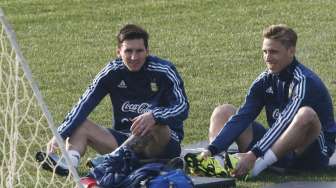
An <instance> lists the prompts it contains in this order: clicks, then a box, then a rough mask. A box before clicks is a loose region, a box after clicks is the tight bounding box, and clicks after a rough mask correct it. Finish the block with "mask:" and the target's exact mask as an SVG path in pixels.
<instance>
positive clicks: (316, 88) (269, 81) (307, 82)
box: [208, 58, 336, 157]
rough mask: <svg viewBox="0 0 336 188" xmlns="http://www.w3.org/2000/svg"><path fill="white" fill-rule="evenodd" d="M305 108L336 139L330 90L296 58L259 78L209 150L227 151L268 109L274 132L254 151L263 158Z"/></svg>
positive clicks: (264, 137)
mask: <svg viewBox="0 0 336 188" xmlns="http://www.w3.org/2000/svg"><path fill="white" fill-rule="evenodd" d="M302 106H309V107H311V108H312V109H314V110H315V112H316V113H317V115H318V117H319V119H320V121H321V124H322V132H323V133H324V135H335V133H336V124H335V120H334V114H333V105H332V101H331V97H330V95H329V93H328V91H327V88H326V87H325V85H324V84H323V82H322V81H321V80H320V78H319V77H318V76H317V75H316V74H315V73H314V72H312V71H311V70H310V69H308V68H307V67H305V66H304V65H302V64H301V63H299V62H298V61H297V60H296V59H295V58H294V60H293V62H292V63H291V64H290V65H289V66H288V67H287V68H285V69H284V70H282V71H281V72H280V73H279V74H271V73H269V72H268V71H267V70H266V71H265V72H263V73H261V74H260V75H259V77H258V78H257V79H256V80H255V81H254V82H253V84H252V86H251V87H250V89H249V91H248V94H247V96H246V98H245V103H244V104H243V105H242V106H241V107H240V108H239V110H238V111H237V113H236V114H235V115H234V116H232V118H231V119H230V120H229V121H228V122H227V123H226V125H225V126H224V128H223V129H222V130H221V131H220V133H219V135H218V136H217V137H216V138H215V140H214V141H213V142H212V143H210V145H209V146H208V149H209V150H210V151H211V153H212V154H217V153H219V152H221V151H226V150H227V149H228V147H229V146H230V145H231V144H232V143H233V142H234V140H235V139H236V138H238V136H239V135H240V134H241V133H242V132H243V131H244V130H245V129H246V128H247V127H248V126H249V125H250V124H251V123H252V122H253V121H254V120H255V119H256V117H257V116H258V115H259V113H260V112H261V110H262V109H263V107H265V110H266V116H267V122H268V125H269V127H270V128H269V129H268V131H267V132H266V134H265V135H264V136H263V138H262V139H261V140H259V141H258V142H257V143H256V144H255V145H254V146H253V148H252V151H253V153H254V154H255V155H256V156H257V157H260V156H263V155H264V154H265V152H266V151H267V150H268V149H269V148H271V146H272V145H273V144H274V142H275V141H276V140H277V139H278V138H279V137H280V135H281V134H282V133H283V132H284V131H285V130H286V128H287V127H288V125H289V124H290V123H291V121H292V120H293V118H294V116H295V114H296V113H297V112H298V110H299V108H300V107H302Z"/></svg>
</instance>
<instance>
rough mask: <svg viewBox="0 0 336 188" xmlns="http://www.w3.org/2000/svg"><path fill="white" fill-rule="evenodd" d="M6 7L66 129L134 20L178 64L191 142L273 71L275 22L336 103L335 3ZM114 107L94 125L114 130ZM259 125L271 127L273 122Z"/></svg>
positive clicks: (152, 0) (40, 1) (64, 1)
mask: <svg viewBox="0 0 336 188" xmlns="http://www.w3.org/2000/svg"><path fill="white" fill-rule="evenodd" d="M0 7H2V8H3V9H4V11H5V14H6V15H7V19H8V20H9V21H10V22H11V24H12V26H13V28H14V30H15V32H16V34H17V37H18V42H19V44H20V46H21V48H22V51H23V54H24V56H25V57H26V59H27V60H28V62H29V66H30V67H31V69H32V71H33V75H34V78H35V80H36V81H37V82H38V84H39V86H40V89H41V92H42V94H43V95H44V97H45V100H46V102H47V104H48V106H49V110H50V111H51V113H52V115H53V117H54V119H55V122H58V123H61V122H62V120H63V118H64V116H65V115H66V113H67V112H68V111H69V110H70V109H71V107H72V106H73V105H74V104H75V103H76V102H77V100H78V98H79V97H80V96H81V94H82V93H83V92H84V91H85V89H86V87H87V86H88V85H89V84H90V82H91V80H92V79H93V78H94V76H95V75H96V74H97V73H98V72H99V70H100V69H101V68H102V67H104V65H105V64H106V63H107V62H108V61H109V60H110V59H112V58H114V57H115V46H116V43H115V35H116V33H117V31H118V30H119V29H120V28H121V27H122V26H123V25H124V24H125V23H136V24H140V25H142V26H143V27H144V28H146V29H147V30H148V31H149V33H150V50H151V53H152V54H155V55H158V56H160V57H163V58H166V59H169V60H171V61H172V62H173V63H174V64H175V65H176V66H177V68H178V70H179V72H180V74H181V76H182V77H183V79H184V81H185V88H186V92H187V95H188V98H189V101H190V115H189V118H188V120H187V121H186V122H185V140H184V144H188V143H192V142H196V141H199V140H204V139H206V138H207V130H208V124H209V118H210V115H211V112H212V110H213V109H214V108H215V107H216V106H217V105H219V104H222V103H231V104H234V105H235V106H239V105H240V104H241V103H242V102H243V100H244V96H245V94H246V91H247V89H248V87H249V86H250V84H251V83H252V81H253V80H254V79H255V78H256V76H257V75H258V74H259V73H260V72H261V71H263V70H264V69H265V66H264V64H263V61H262V53H261V40H262V39H261V32H262V29H263V28H265V27H266V26H268V25H270V24H278V23H285V24H287V25H289V26H290V27H292V28H294V29H295V30H296V31H297V33H298V36H299V40H298V46H297V57H298V59H299V60H300V61H301V62H303V63H304V64H306V65H308V66H309V67H311V68H312V69H313V70H314V71H315V72H317V73H318V74H319V75H320V77H321V78H322V80H323V81H324V82H325V84H326V85H327V87H328V88H329V91H330V93H331V95H332V97H333V98H334V99H335V98H336V84H335V83H333V82H335V80H336V73H335V70H336V63H335V58H336V53H335V50H336V40H335V38H336V26H335V23H334V21H335V18H336V12H335V11H334V10H335V9H336V2H334V1H333V0H314V1H312V0H307V1H300V0H283V1H279V0H271V1H262V0H255V1H252V0H247V1H243V0H237V1H236V0H227V1H221V0H217V1H211V0H178V1H177V0H176V1H173V0H172V1H168V0H166V1H165V0H157V1H156V0H138V1H135V0H125V1H116V0H115V1H108V0H99V1H98V0H94V1H92V0H72V1H68V0H59V1H52V0H26V1H22V0H10V1H7V0H0ZM335 104H336V101H335V100H334V107H335ZM111 110H112V109H111V106H110V102H109V100H108V99H106V100H104V101H103V102H102V103H101V105H100V106H99V107H98V108H96V110H95V111H94V112H93V113H92V114H91V116H90V118H91V119H93V120H94V121H96V122H98V123H100V124H103V125H107V126H110V125H111ZM259 121H261V122H263V123H265V122H266V121H265V117H264V115H261V116H260V117H259ZM335 179H336V170H330V171H325V172H314V173H303V174H300V175H287V176H281V177H280V176H278V175H276V174H271V173H265V174H264V175H263V176H261V177H260V178H258V179H256V180H254V181H249V182H241V181H238V183H237V185H238V187H262V186H264V185H266V184H272V183H277V182H284V181H294V180H295V181H299V180H307V181H329V180H335Z"/></svg>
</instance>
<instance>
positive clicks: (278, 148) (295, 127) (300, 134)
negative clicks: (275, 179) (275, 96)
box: [272, 107, 321, 158]
mask: <svg viewBox="0 0 336 188" xmlns="http://www.w3.org/2000/svg"><path fill="white" fill-rule="evenodd" d="M320 132H321V123H320V120H319V118H318V116H317V114H316V112H315V111H314V110H313V109H312V108H310V107H301V108H300V109H299V111H298V113H297V114H296V115H295V117H294V119H293V121H292V122H291V124H290V125H289V127H288V128H287V129H286V131H285V132H284V133H283V134H282V135H281V136H280V138H279V139H278V140H277V141H276V142H275V143H274V144H273V146H272V151H273V152H274V153H275V155H276V156H277V157H278V158H281V157H283V156H284V155H285V154H286V153H288V152H290V151H295V152H296V153H297V154H301V153H302V152H303V151H304V150H305V149H306V147H307V146H309V145H310V144H311V143H313V141H314V140H315V139H317V137H318V136H319V135H320Z"/></svg>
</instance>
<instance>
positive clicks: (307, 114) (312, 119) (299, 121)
mask: <svg viewBox="0 0 336 188" xmlns="http://www.w3.org/2000/svg"><path fill="white" fill-rule="evenodd" d="M293 121H294V122H295V123H294V125H297V126H300V125H301V126H307V125H311V126H313V127H315V128H316V129H321V123H320V120H319V118H318V115H317V113H316V112H315V110H314V109H312V108H311V107H309V106H303V107H301V108H300V109H299V110H298V112H297V114H296V116H295V117H294V120H293Z"/></svg>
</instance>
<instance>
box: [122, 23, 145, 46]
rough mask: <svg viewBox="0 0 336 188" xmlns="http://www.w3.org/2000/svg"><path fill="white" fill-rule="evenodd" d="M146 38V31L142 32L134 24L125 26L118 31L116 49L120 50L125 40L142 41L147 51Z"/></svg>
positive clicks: (142, 30) (140, 28)
mask: <svg viewBox="0 0 336 188" xmlns="http://www.w3.org/2000/svg"><path fill="white" fill-rule="evenodd" d="M148 38H149V35H148V33H147V31H146V30H144V29H143V28H142V27H140V26H138V25H135V24H127V25H125V26H124V27H123V28H121V29H120V31H119V33H118V35H117V42H118V47H119V48H120V46H121V44H122V43H123V42H124V41H125V40H132V39H143V40H144V45H145V48H146V49H148Z"/></svg>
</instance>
